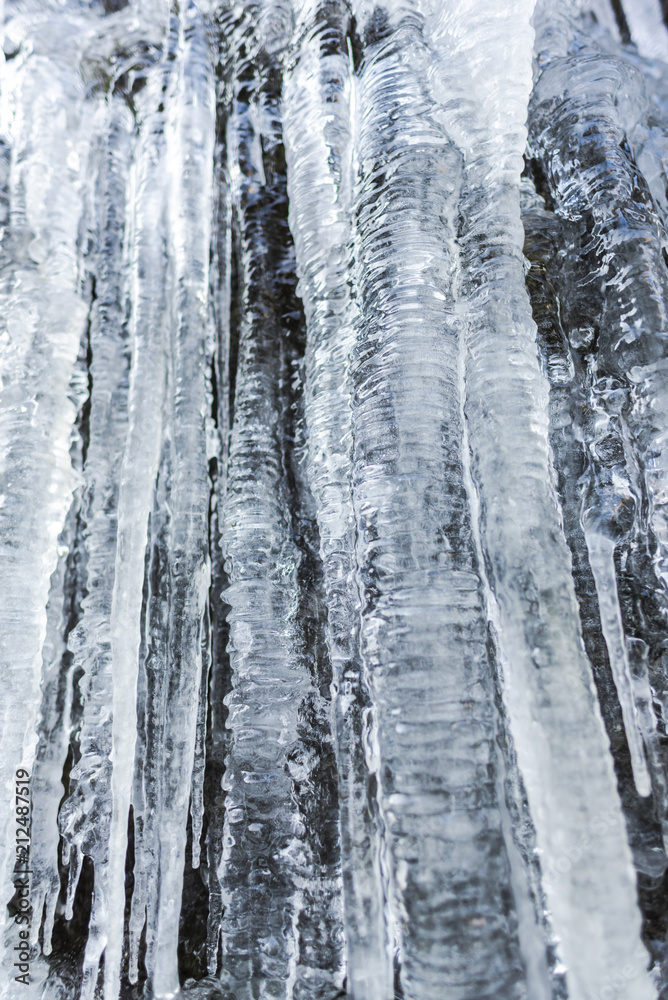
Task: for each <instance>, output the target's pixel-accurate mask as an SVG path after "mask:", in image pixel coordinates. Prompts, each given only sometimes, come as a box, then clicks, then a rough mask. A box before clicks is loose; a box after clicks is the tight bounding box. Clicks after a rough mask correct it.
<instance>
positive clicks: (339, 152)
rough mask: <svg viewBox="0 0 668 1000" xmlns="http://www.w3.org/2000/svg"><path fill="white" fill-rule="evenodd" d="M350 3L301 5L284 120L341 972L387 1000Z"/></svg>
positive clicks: (368, 994)
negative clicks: (330, 749)
mask: <svg viewBox="0 0 668 1000" xmlns="http://www.w3.org/2000/svg"><path fill="white" fill-rule="evenodd" d="M349 17H350V13H349V9H348V8H347V5H346V4H345V3H340V4H338V5H335V6H332V5H330V6H329V7H327V8H325V7H322V6H321V5H320V4H319V3H317V2H313V3H307V4H305V5H304V8H303V10H302V12H301V20H300V22H298V25H297V29H296V39H297V42H296V47H295V53H294V57H293V58H294V59H295V60H296V65H295V68H294V69H293V70H292V71H291V72H290V73H289V74H288V75H287V78H286V81H285V86H284V94H283V109H284V128H285V141H286V155H287V161H288V190H289V195H290V221H291V228H292V231H293V234H294V238H295V244H296V251H297V262H298V266H299V273H300V286H299V288H300V293H301V295H302V297H303V299H304V306H305V310H306V317H307V323H308V339H307V348H306V419H307V423H308V426H309V480H310V483H311V487H312V489H313V494H314V496H315V498H316V501H317V504H318V525H319V529H320V545H321V548H320V554H321V558H322V561H323V566H324V572H325V590H326V594H327V603H328V612H329V613H328V631H327V641H328V647H329V652H330V658H331V662H332V668H333V671H334V680H333V685H332V692H333V694H332V701H333V704H332V711H333V716H334V729H335V732H336V747H337V763H338V768H339V790H340V808H341V838H342V852H343V854H342V865H343V870H344V900H345V901H344V912H345V929H346V938H347V942H348V944H347V957H348V962H347V967H348V968H347V975H348V983H349V991H350V993H351V995H352V996H354V997H356V998H359V1000H362V998H365V1000H373V998H377V1000H385V998H386V997H387V996H388V995H389V993H390V992H391V988H392V987H391V984H392V977H393V971H392V966H391V962H390V953H389V948H388V943H389V942H388V941H387V931H386V930H385V928H384V926H383V899H382V881H381V877H380V870H379V845H378V843H377V831H376V830H375V829H374V825H373V822H374V816H373V811H372V809H370V808H369V806H370V802H369V799H370V791H369V788H368V777H367V773H366V763H365V759H364V739H363V728H364V725H363V719H364V710H365V700H366V699H365V692H364V688H363V686H362V681H361V664H360V662H359V657H358V653H357V643H358V641H359V640H358V635H357V614H358V608H357V604H358V598H357V596H356V593H355V589H354V514H353V509H352V498H351V494H350V473H351V464H352V430H351V404H350V385H349V375H348V365H349V355H350V351H351V348H352V345H353V343H354V328H353V319H354V309H353V302H352V299H351V295H350V289H349V286H348V282H347V266H348V243H349V242H350V237H351V230H350V221H351V194H352V176H351V167H352V161H351V154H352V149H351V144H352V136H351V125H352V122H351V105H352V94H351V86H352V80H351V73H352V69H351V66H350V57H349V53H348V51H347V31H348V22H349Z"/></svg>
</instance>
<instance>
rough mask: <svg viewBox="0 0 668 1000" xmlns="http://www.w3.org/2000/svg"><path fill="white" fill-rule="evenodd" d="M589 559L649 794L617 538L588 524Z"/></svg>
mask: <svg viewBox="0 0 668 1000" xmlns="http://www.w3.org/2000/svg"><path fill="white" fill-rule="evenodd" d="M585 536H586V539H587V548H588V549H589V561H590V563H591V568H592V572H593V574H594V579H595V581H596V590H597V592H598V595H599V607H600V609H601V625H602V627H603V634H604V636H605V641H606V645H607V647H608V656H609V657H610V665H611V667H612V673H613V677H614V679H615V685H616V687H617V693H618V696H619V703H620V705H621V708H622V716H623V718H624V728H625V730H626V736H627V739H628V743H629V750H630V753H631V767H632V768H633V776H634V779H635V783H636V788H637V789H638V794H639V795H649V794H650V792H651V784H650V779H649V772H648V770H647V763H646V761H645V752H644V750H643V739H642V731H641V728H640V721H639V719H638V717H637V710H636V704H635V692H634V688H633V677H632V676H631V668H630V665H629V660H628V655H627V651H626V637H625V635H624V626H623V624H622V616H621V612H620V610H619V596H618V593H617V579H616V577H615V548H616V543H615V540H614V539H612V538H609V537H606V535H605V534H603V533H601V532H600V531H599V530H597V529H596V527H594V528H593V529H592V528H588V527H585Z"/></svg>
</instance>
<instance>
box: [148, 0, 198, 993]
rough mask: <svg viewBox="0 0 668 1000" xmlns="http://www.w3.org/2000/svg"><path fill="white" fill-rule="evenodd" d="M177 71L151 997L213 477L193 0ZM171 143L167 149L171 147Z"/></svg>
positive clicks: (174, 867) (193, 696)
mask: <svg viewBox="0 0 668 1000" xmlns="http://www.w3.org/2000/svg"><path fill="white" fill-rule="evenodd" d="M181 31H182V42H181V44H180V54H181V71H180V72H181V75H180V79H179V80H178V82H177V84H176V93H177V94H178V98H177V103H176V105H175V107H174V110H173V115H174V126H173V132H171V134H170V136H169V138H170V139H171V141H172V142H173V145H171V143H169V142H168V151H167V156H168V157H169V160H168V162H169V163H170V165H172V170H173V171H174V174H173V177H174V187H175V191H174V192H173V193H172V197H171V204H172V205H174V206H178V212H177V214H176V215H175V216H174V217H172V219H171V232H170V235H171V236H172V239H173V246H174V253H173V269H174V273H173V279H172V280H173V287H174V296H175V298H174V303H173V307H172V317H173V331H172V367H171V372H170V376H171V379H170V380H171V391H172V400H171V406H170V411H171V412H170V420H171V435H170V436H171V451H172V470H173V471H172V477H171V491H170V510H171V517H170V522H169V533H168V539H167V544H168V552H167V558H168V560H169V573H170V579H171V590H170V605H169V621H168V623H167V629H168V636H169V640H168V658H167V662H166V663H165V664H164V667H163V669H164V671H165V684H166V690H165V693H166V702H165V705H164V713H165V720H164V722H165V725H164V732H163V735H162V740H161V745H160V747H159V752H160V758H161V759H160V763H159V766H158V774H159V781H160V795H159V817H158V831H157V832H158V838H159V880H158V905H157V910H156V919H157V929H156V934H155V945H154V951H153V954H152V955H151V956H150V960H149V956H147V971H148V972H149V975H150V976H151V977H152V981H153V992H154V994H155V996H156V997H158V998H160V997H170V996H173V995H174V994H175V993H176V992H177V991H178V988H179V978H178V968H177V945H178V932H179V914H180V904H181V895H182V891H183V869H184V864H185V849H186V824H187V815H188V805H189V799H190V789H191V783H192V770H193V758H194V749H195V736H196V725H197V712H198V702H199V685H200V677H201V673H202V649H203V644H202V627H203V616H204V606H205V600H206V594H207V590H208V583H209V568H208V563H207V556H206V549H207V541H208V507H209V485H208V470H207V458H206V431H205V416H206V410H205V407H206V395H207V393H206V350H205V348H206V334H207V323H208V312H207V308H206V295H207V290H208V284H209V275H208V264H209V245H210V229H209V219H210V215H211V208H212V171H213V139H214V119H213V111H214V91H213V80H212V75H213V74H212V69H213V67H212V63H211V52H210V49H209V42H208V38H207V32H206V29H205V26H204V23H203V20H202V16H201V14H200V13H199V11H198V10H197V8H196V6H195V5H194V4H193V3H190V4H189V5H188V7H187V8H186V10H185V11H184V13H183V21H182V26H181ZM170 147H171V148H170Z"/></svg>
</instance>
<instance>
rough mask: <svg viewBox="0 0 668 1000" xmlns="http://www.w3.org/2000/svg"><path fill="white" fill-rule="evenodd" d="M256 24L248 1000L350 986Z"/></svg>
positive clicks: (245, 314) (237, 907) (241, 808)
mask: <svg viewBox="0 0 668 1000" xmlns="http://www.w3.org/2000/svg"><path fill="white" fill-rule="evenodd" d="M257 15H258V11H257V9H256V7H255V5H249V6H248V8H247V10H246V11H245V12H244V16H243V18H242V20H241V21H240V23H239V24H237V25H236V26H235V27H234V29H233V44H234V45H235V47H236V57H237V60H238V68H237V74H238V75H237V74H235V78H234V79H233V81H232V91H233V92H232V104H231V113H230V119H229V122H228V128H227V142H228V158H229V163H230V174H231V179H232V193H233V204H234V210H235V214H236V217H237V220H238V226H239V256H240V263H239V267H240V276H239V281H240V285H241V306H242V317H241V324H240V333H239V348H238V350H239V356H238V363H237V371H236V388H235V395H234V425H233V428H232V438H231V449H230V459H229V471H228V481H227V493H226V497H225V507H224V529H223V531H224V534H223V544H224V551H225V555H226V571H227V574H228V576H229V581H230V585H229V587H228V588H227V590H226V592H225V595H224V596H225V600H226V601H227V603H228V604H229V605H230V611H229V614H228V621H229V623H230V646H229V650H230V661H231V669H232V691H231V692H230V694H229V696H228V697H227V698H226V703H227V706H228V710H229V716H228V720H227V728H228V729H229V730H230V745H229V753H228V756H227V759H226V771H225V777H224V782H223V784H224V788H225V790H226V793H227V794H226V803H225V805H226V812H225V827H224V833H223V855H222V859H221V863H220V869H219V871H220V878H221V889H222V902H223V907H224V913H223V921H222V955H223V969H224V979H225V982H227V983H228V984H229V986H230V988H231V990H232V991H233V993H234V994H235V996H236V997H237V1000H245V998H249V1000H250V998H251V997H285V998H286V1000H287V998H288V997H293V996H294V997H299V998H304V1000H306V998H322V1000H325V998H327V997H329V996H331V995H333V994H334V993H335V992H336V989H337V987H338V986H340V984H341V978H342V977H341V969H340V947H341V941H340V929H339V926H338V923H339V919H340V917H339V914H338V906H337V903H336V898H335V895H334V892H333V890H334V889H335V888H336V885H335V883H334V879H335V878H336V874H337V872H336V862H337V860H338V858H337V856H336V855H337V854H338V844H337V843H336V840H335V841H334V843H332V844H331V845H329V850H328V851H327V852H323V851H322V849H321V848H322V846H323V845H322V844H321V841H322V840H325V839H326V838H327V836H328V833H327V829H326V828H325V829H321V830H318V829H314V828H312V826H311V825H310V824H308V814H307V811H310V810H311V809H312V808H313V804H312V803H311V802H309V799H313V798H315V799H316V801H317V798H318V797H319V796H320V795H322V789H321V788H320V787H319V783H320V782H321V781H322V780H323V775H322V769H323V763H324V762H323V760H322V759H321V758H322V757H326V755H328V754H329V753H331V749H330V748H329V747H328V745H327V744H328V743H329V739H330V737H329V735H328V734H325V738H326V741H325V742H322V741H321V742H320V743H318V741H316V740H314V736H315V735H316V733H309V728H312V727H313V723H314V722H316V723H317V717H318V715H319V714H320V706H319V702H320V699H321V697H322V695H321V693H320V692H319V690H318V677H317V676H315V677H314V676H313V674H312V671H313V669H314V668H315V669H316V670H317V663H315V664H314V662H313V660H314V657H313V651H312V650H311V649H309V648H308V646H307V635H306V634H305V624H306V622H305V621H303V620H302V621H301V622H300V620H299V618H298V615H297V612H298V610H299V605H300V592H299V584H300V563H301V562H302V561H303V560H304V558H305V553H304V552H303V551H300V547H298V546H297V544H296V536H295V535H293V531H294V530H295V527H296V525H295V520H296V519H297V517H298V516H299V504H300V500H299V495H298V490H299V478H298V470H297V469H296V468H295V467H294V466H292V463H293V462H294V456H293V458H292V459H291V457H290V455H289V453H288V452H287V451H286V439H287V437H288V435H290V434H291V433H292V435H294V433H295V430H294V422H293V421H294V417H293V416H292V414H291V413H290V411H289V409H288V400H286V398H285V390H286V387H287V384H288V380H292V379H293V378H294V375H295V372H294V368H293V370H292V371H291V367H292V366H291V364H290V361H291V358H292V357H293V356H294V355H293V351H294V348H293V344H294V339H295V333H296V331H295V323H296V322H297V323H298V322H299V317H298V316H296V317H295V315H294V313H293V315H292V316H291V315H290V314H289V311H288V310H289V308H290V305H291V303H290V279H291V277H292V275H293V273H294V260H293V254H292V252H291V247H290V244H289V241H288V239H287V236H288V234H287V224H286V223H287V199H286V189H285V174H284V170H283V169H282V163H281V158H282V145H281V131H280V120H279V118H278V100H277V99H278V93H277V92H276V89H275V86H276V75H275V62H274V57H272V53H271V52H267V50H266V49H264V50H263V51H261V52H259V53H258V52H257V50H256V49H255V48H254V46H255V45H257V42H255V40H254V39H253V37H252V33H251V31H250V30H249V26H250V24H252V23H253V19H254V18H255V17H257ZM273 41H274V42H275V41H276V40H275V39H273ZM266 44H268V42H266V41H265V45H266ZM272 47H273V46H272ZM254 57H255V58H256V59H257V60H258V63H259V64H260V66H262V65H263V64H264V67H266V68H264V72H262V71H261V70H260V69H259V68H258V65H257V64H255V65H254V63H253V58H254ZM272 63H273V65H272ZM240 70H241V72H240ZM292 308H293V309H294V304H293V306H292ZM281 389H283V393H281ZM291 466H292V467H291ZM291 500H292V509H291ZM311 583H312V584H316V581H315V580H312V581H311ZM316 732H317V730H316ZM314 812H315V815H316V816H318V812H317V811H315V810H314ZM322 818H323V819H324V820H325V822H327V821H328V820H329V822H331V819H329V817H326V816H324V817H322ZM333 851H334V852H335V853H334V857H332V852H333Z"/></svg>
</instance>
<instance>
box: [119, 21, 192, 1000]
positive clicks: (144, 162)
mask: <svg viewBox="0 0 668 1000" xmlns="http://www.w3.org/2000/svg"><path fill="white" fill-rule="evenodd" d="M175 37H178V31H177V30H173V32H172V39H174V38H175ZM172 66H173V63H168V64H167V67H166V68H164V67H163V66H158V67H156V68H155V69H154V70H153V71H152V72H149V73H148V74H147V75H148V81H147V86H146V87H145V88H144V90H143V91H141V93H140V95H139V96H140V98H142V99H143V100H142V101H141V104H142V106H143V108H142V109H144V108H145V109H146V112H145V114H144V115H143V122H142V132H143V134H142V136H141V139H140V150H139V156H138V163H137V177H136V182H135V183H136V190H135V192H134V205H133V209H134V213H135V219H134V237H133V246H132V305H133V313H132V317H131V337H132V366H131V371H130V387H129V397H128V413H129V427H128V434H127V439H126V443H125V450H124V454H123V461H122V466H121V471H120V487H119V499H118V529H117V547H116V563H115V575H114V587H113V594H112V604H111V655H112V682H113V699H112V776H111V789H112V815H111V825H110V832H109V860H108V865H107V893H108V903H107V911H108V915H107V921H106V931H107V944H106V948H105V961H104V991H105V1000H116V998H117V997H118V992H119V984H120V965H121V957H122V949H123V938H124V913H125V857H126V849H127V828H128V813H129V808H130V802H131V797H132V784H133V769H134V752H135V743H136V739H137V728H136V727H137V706H136V693H137V669H138V654H139V647H140V641H141V608H142V591H143V584H144V558H145V550H146V544H147V537H148V535H147V532H148V520H149V514H150V512H151V509H152V506H153V491H154V487H155V480H156V475H157V471H158V464H159V458H160V450H161V443H162V425H163V405H164V395H165V351H166V349H167V344H166V325H167V314H166V310H167V304H166V302H165V294H166V289H165V284H166V280H165V279H166V275H165V252H164V247H165V238H166V233H165V212H166V194H167V192H166V185H165V175H166V171H167V158H166V157H167V153H166V148H165V137H164V128H165V124H164V123H165V112H164V111H163V110H162V106H161V104H160V102H161V101H164V102H165V104H169V101H170V99H171V98H172V93H173V90H172V88H173V86H174V84H175V74H174V72H173V70H172Z"/></svg>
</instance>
